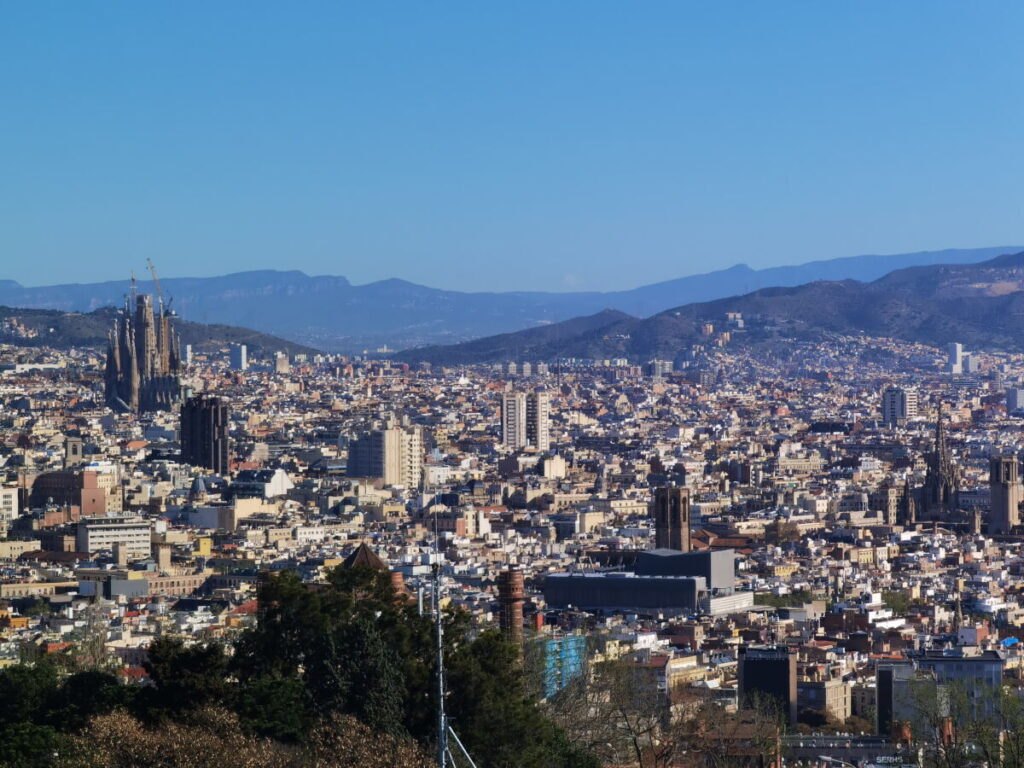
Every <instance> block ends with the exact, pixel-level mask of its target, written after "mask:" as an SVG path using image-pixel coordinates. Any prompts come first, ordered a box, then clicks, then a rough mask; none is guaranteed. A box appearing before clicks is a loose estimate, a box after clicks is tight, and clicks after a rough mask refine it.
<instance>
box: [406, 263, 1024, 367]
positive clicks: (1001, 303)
mask: <svg viewBox="0 0 1024 768" xmlns="http://www.w3.org/2000/svg"><path fill="white" fill-rule="evenodd" d="M733 312H739V313H742V315H743V317H744V319H745V321H746V323H747V327H746V328H745V329H743V330H734V331H733V342H732V343H737V344H743V343H751V342H756V341H759V340H764V339H767V338H778V337H780V336H782V337H787V338H813V337H820V336H822V335H823V334H829V333H832V334H835V333H839V334H846V335H855V334H858V333H866V334H868V335H872V336H888V337H893V338H899V339H906V340H910V341H920V342H924V343H928V344H933V345H942V344H945V343H948V342H950V341H959V342H963V343H964V344H965V345H966V346H967V347H968V348H999V349H1006V350H1015V351H1024V252H1022V253H1016V254H1007V255H1002V256H998V257H996V258H994V259H990V260H988V261H984V262H981V263H973V264H946V265H930V266H916V267H910V268H906V269H899V270H896V271H893V272H890V273H889V274H887V275H885V276H884V277H881V278H879V279H877V280H874V281H872V282H868V283H864V282H859V281H856V280H840V281H834V280H833V281H817V282H811V283H807V284H804V285H799V286H782V287H771V288H763V289H761V290H758V291H754V292H752V293H747V294H744V295H740V296H733V297H730V298H725V299H718V300H715V301H705V302H700V303H691V304H685V305H682V306H679V307H676V308H674V309H670V310H667V311H665V312H660V313H658V314H656V315H654V316H652V317H649V318H647V319H638V318H635V317H630V316H623V314H622V313H618V312H601V313H598V314H595V315H590V316H588V317H584V318H576V319H573V320H570V321H568V322H564V323H558V324H555V325H552V326H549V327H546V328H544V329H536V328H532V329H527V330H524V331H520V332H518V333H512V334H502V335H498V336H493V337H490V338H484V339H477V340H475V341H472V342H469V343H463V344H456V345H450V346H439V347H428V348H422V349H413V350H407V351H406V352H404V353H403V354H401V355H399V358H400V359H404V360H407V361H427V362H431V363H435V364H448V365H452V364H466V363H483V362H502V361H506V360H531V361H549V360H554V359H557V358H560V357H580V358H609V357H627V358H630V359H632V360H646V359H650V358H654V357H659V358H667V359H676V358H678V356H679V355H680V354H681V353H682V352H683V351H684V350H686V349H687V348H688V347H689V346H690V345H692V344H694V343H699V342H701V341H702V340H704V337H703V336H702V334H701V330H702V327H703V325H704V324H705V323H711V324H713V325H714V326H715V327H716V329H717V330H726V329H728V326H727V325H726V324H725V320H726V314H727V313H733Z"/></svg>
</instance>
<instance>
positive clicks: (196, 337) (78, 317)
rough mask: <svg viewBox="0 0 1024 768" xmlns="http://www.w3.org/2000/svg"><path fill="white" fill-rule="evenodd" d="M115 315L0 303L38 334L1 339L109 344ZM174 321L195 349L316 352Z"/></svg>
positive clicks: (3, 311) (244, 331) (248, 333)
mask: <svg viewBox="0 0 1024 768" xmlns="http://www.w3.org/2000/svg"><path fill="white" fill-rule="evenodd" d="M116 314H117V312H116V310H114V309H112V308H110V307H104V308H102V309H97V310H94V311H92V312H87V313H79V312H61V311H60V310H55V309H20V308H19V309H14V308H11V307H3V306H0V320H6V319H8V318H12V317H13V318H17V320H18V323H19V324H20V325H21V326H22V327H24V328H28V329H31V330H34V331H36V332H37V333H38V335H37V336H35V337H32V338H25V339H16V338H11V337H8V336H0V342H6V343H16V344H22V345H25V346H39V345H45V346H49V347H59V348H71V347H101V346H104V345H106V343H107V332H108V331H109V330H110V328H111V326H112V325H113V322H114V317H115V315H116ZM174 322H175V328H177V330H178V335H179V336H180V338H181V343H182V344H191V345H192V346H193V348H194V349H195V350H196V351H205V350H212V349H217V348H221V347H224V346H225V345H227V344H245V345H246V346H247V347H248V348H249V354H250V356H269V355H270V354H272V353H274V352H278V351H281V352H287V353H288V354H290V355H294V354H299V353H306V354H312V353H315V352H316V350H315V349H312V348H311V347H307V346H305V345H302V344H296V343H295V342H291V341H287V340H285V339H279V338H277V337H275V336H270V335H268V334H266V333H260V332H259V331H253V330H250V329H248V328H236V327H233V326H230V325H219V324H213V325H206V324H203V323H192V322H189V321H187V320H181V319H180V318H178V319H176V320H175V321H174Z"/></svg>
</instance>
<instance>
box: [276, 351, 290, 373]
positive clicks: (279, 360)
mask: <svg viewBox="0 0 1024 768" xmlns="http://www.w3.org/2000/svg"><path fill="white" fill-rule="evenodd" d="M291 372H292V364H291V361H290V360H289V359H288V353H287V352H275V353H274V373H291Z"/></svg>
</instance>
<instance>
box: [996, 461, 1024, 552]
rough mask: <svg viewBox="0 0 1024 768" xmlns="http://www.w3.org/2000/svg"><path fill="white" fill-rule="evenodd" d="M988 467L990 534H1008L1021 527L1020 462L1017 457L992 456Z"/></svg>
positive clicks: (1022, 491) (1023, 493) (1023, 489)
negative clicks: (1018, 526)
mask: <svg viewBox="0 0 1024 768" xmlns="http://www.w3.org/2000/svg"><path fill="white" fill-rule="evenodd" d="M988 467H989V470H988V472H989V474H988V487H989V495H990V498H991V506H990V511H989V517H988V532H989V533H994V534H1007V533H1010V531H1011V529H1013V528H1014V527H1016V526H1017V525H1020V503H1021V501H1024V485H1022V484H1021V480H1020V462H1019V461H1018V460H1017V457H1016V456H991V457H989V460H988Z"/></svg>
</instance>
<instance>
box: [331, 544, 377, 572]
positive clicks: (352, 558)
mask: <svg viewBox="0 0 1024 768" xmlns="http://www.w3.org/2000/svg"><path fill="white" fill-rule="evenodd" d="M357 565H362V566H366V567H369V568H373V569H374V570H377V571H386V570H388V566H387V564H386V563H385V562H384V561H383V560H381V559H380V558H379V557H378V556H377V555H376V554H375V553H374V551H373V550H372V549H370V547H369V545H368V544H367V543H366V542H365V541H364V542H363V543H362V544H360V545H359V546H358V547H356V551H355V552H353V553H352V554H351V555H349V556H348V557H346V558H345V561H344V562H343V563H342V564H341V567H342V568H355V567H356V566H357Z"/></svg>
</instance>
